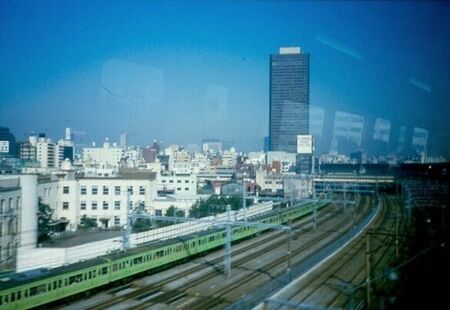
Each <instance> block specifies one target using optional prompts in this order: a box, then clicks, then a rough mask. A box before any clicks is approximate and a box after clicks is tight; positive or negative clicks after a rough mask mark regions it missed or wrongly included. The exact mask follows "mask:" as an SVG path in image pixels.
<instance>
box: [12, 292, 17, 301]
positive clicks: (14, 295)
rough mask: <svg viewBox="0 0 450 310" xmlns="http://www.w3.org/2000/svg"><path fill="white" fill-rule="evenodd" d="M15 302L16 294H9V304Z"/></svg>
mask: <svg viewBox="0 0 450 310" xmlns="http://www.w3.org/2000/svg"><path fill="white" fill-rule="evenodd" d="M15 300H16V293H11V302H13V301H15Z"/></svg>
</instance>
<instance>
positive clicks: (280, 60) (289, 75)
mask: <svg viewBox="0 0 450 310" xmlns="http://www.w3.org/2000/svg"><path fill="white" fill-rule="evenodd" d="M300 134H309V54H308V53H302V52H301V51H300V48H299V47H284V48H283V47H282V48H280V53H279V54H274V55H271V56H270V120H269V139H270V141H269V143H270V150H271V151H284V152H290V153H296V152H297V135H300Z"/></svg>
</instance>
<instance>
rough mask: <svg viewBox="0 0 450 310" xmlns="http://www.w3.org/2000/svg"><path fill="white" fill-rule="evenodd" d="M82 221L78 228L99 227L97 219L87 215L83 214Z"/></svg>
mask: <svg viewBox="0 0 450 310" xmlns="http://www.w3.org/2000/svg"><path fill="white" fill-rule="evenodd" d="M80 222H81V224H80V225H79V226H78V228H80V229H89V228H96V227H97V221H96V220H95V219H92V218H89V217H87V216H86V215H83V217H82V218H81V221H80Z"/></svg>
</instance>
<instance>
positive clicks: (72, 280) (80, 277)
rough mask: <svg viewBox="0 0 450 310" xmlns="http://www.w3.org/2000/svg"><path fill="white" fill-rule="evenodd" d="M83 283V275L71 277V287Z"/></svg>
mask: <svg viewBox="0 0 450 310" xmlns="http://www.w3.org/2000/svg"><path fill="white" fill-rule="evenodd" d="M104 268H106V267H104ZM81 281H83V274H81V273H80V274H77V275H74V276H71V277H69V285H71V284H73V283H78V282H81Z"/></svg>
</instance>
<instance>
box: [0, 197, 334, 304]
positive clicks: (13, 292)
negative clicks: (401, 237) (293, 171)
mask: <svg viewBox="0 0 450 310" xmlns="http://www.w3.org/2000/svg"><path fill="white" fill-rule="evenodd" d="M325 205H326V203H322V204H319V205H318V206H317V208H318V209H319V208H322V207H324V206H325ZM312 210H313V206H312V204H311V203H310V204H305V205H303V206H302V207H291V208H286V209H282V210H277V211H274V212H273V213H271V214H268V215H265V216H263V217H262V218H261V217H260V218H256V219H252V220H255V221H258V222H262V223H268V224H282V223H286V222H288V221H291V220H294V219H298V218H300V217H302V216H305V215H307V214H309V213H311V212H312ZM262 230H263V229H262V228H255V227H250V226H249V227H235V228H233V229H232V240H233V241H236V240H240V239H243V238H248V237H250V236H252V235H254V234H256V233H259V232H261V231H262ZM224 243H225V231H224V230H223V229H209V230H206V231H203V232H200V233H196V234H191V235H186V236H182V237H178V238H176V239H170V240H166V241H162V242H157V243H153V244H150V245H146V246H141V247H137V248H134V249H131V250H128V251H122V252H118V253H113V254H109V255H106V256H102V257H98V258H95V259H91V260H88V261H85V262H79V263H75V264H71V265H69V266H62V267H58V268H54V269H51V270H47V269H39V270H36V271H34V272H32V273H17V274H15V275H13V276H11V278H6V279H5V278H3V279H0V309H29V308H32V307H36V306H42V305H45V304H47V303H51V302H54V301H57V300H60V299H63V298H66V297H69V296H73V295H76V294H79V293H82V292H89V291H91V290H93V289H96V288H99V287H101V286H105V285H108V284H110V283H112V282H115V281H119V280H122V279H128V278H130V277H132V276H134V275H137V274H141V273H144V272H149V271H152V270H154V269H156V268H159V267H162V266H167V265H168V264H173V263H176V262H179V261H181V260H184V259H187V258H190V257H193V256H196V255H199V254H204V253H205V252H207V251H209V250H212V249H214V248H217V247H220V246H223V245H224Z"/></svg>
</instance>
